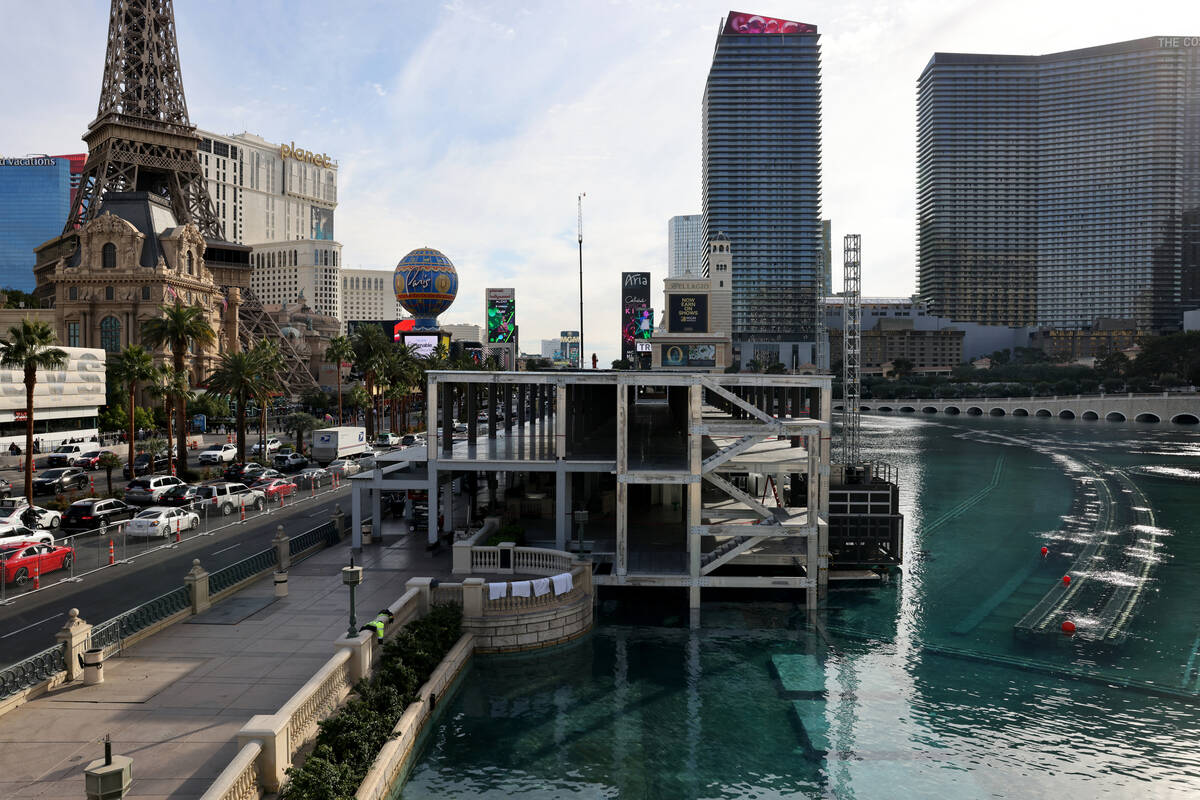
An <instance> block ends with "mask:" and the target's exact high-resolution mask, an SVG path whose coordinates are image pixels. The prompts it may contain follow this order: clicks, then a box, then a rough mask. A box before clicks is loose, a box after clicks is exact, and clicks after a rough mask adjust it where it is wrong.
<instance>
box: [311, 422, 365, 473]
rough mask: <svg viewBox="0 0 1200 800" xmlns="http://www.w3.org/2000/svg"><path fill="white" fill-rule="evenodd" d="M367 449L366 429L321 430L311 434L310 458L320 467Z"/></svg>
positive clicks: (348, 427)
mask: <svg viewBox="0 0 1200 800" xmlns="http://www.w3.org/2000/svg"><path fill="white" fill-rule="evenodd" d="M366 449H367V429H366V428H359V427H354V426H344V427H341V428H321V429H319V430H315V431H313V432H312V450H311V453H312V457H313V460H314V461H316V462H317V463H318V464H320V465H321V466H325V465H327V464H328V463H329V462H330V461H333V460H335V459H338V458H345V457H346V456H352V455H355V454H357V453H362V452H364V451H366Z"/></svg>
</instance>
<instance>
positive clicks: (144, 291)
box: [142, 286, 150, 300]
mask: <svg viewBox="0 0 1200 800" xmlns="http://www.w3.org/2000/svg"><path fill="white" fill-rule="evenodd" d="M142 299H143V300H149V299H150V287H149V286H143V287H142Z"/></svg>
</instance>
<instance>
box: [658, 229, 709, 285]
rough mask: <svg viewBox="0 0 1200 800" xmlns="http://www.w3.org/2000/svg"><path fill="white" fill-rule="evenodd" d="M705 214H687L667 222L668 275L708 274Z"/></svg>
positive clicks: (673, 276)
mask: <svg viewBox="0 0 1200 800" xmlns="http://www.w3.org/2000/svg"><path fill="white" fill-rule="evenodd" d="M703 237H704V216H703V215H702V214H685V215H682V216H678V217H671V219H670V221H669V222H667V241H668V246H667V277H668V278H679V277H682V276H683V275H687V274H691V275H707V274H708V273H707V272H706V271H704V249H705V248H704V238H703Z"/></svg>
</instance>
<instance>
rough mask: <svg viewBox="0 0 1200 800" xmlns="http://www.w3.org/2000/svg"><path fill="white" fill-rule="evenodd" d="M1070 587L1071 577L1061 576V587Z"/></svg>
mask: <svg viewBox="0 0 1200 800" xmlns="http://www.w3.org/2000/svg"><path fill="white" fill-rule="evenodd" d="M1070 585H1071V576H1070V575H1063V586H1070Z"/></svg>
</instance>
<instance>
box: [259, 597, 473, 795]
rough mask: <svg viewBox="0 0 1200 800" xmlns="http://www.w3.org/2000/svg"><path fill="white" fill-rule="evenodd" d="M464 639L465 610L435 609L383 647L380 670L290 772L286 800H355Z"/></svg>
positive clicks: (358, 688) (359, 688)
mask: <svg viewBox="0 0 1200 800" xmlns="http://www.w3.org/2000/svg"><path fill="white" fill-rule="evenodd" d="M461 635H462V608H461V607H460V606H457V605H435V606H433V608H432V609H430V612H429V614H428V615H426V616H425V617H423V618H421V619H419V620H415V621H413V622H410V623H409V624H408V625H405V626H404V627H403V628H402V629H401V630H400V631H398V632H397V633H396V635H395V636H394V637H392V639H391V640H389V641H387V642H386V643H385V644H384V646H383V655H382V656H381V657H380V663H379V668H378V669H376V670H375V674H374V675H372V676H371V677H370V678H364V679H363V680H361V681H359V682H358V683H357V684H356V685H355V686H354V695H353V696H352V697H351V699H350V700H348V701H347V702H346V704H345V705H344V706H343V707H342V708H341V709H340V710H339V711H338V712H337V713H336V714H334V715H333V716H331V717H329V718H328V719H326V720H323V721H322V722H321V723H320V732H319V733H318V734H317V741H316V745H315V746H314V748H313V751H312V753H311V754H309V756H308V758H307V759H305V761H304V763H303V764H302V765H300V766H299V767H291V768H289V769H288V771H287V773H288V781H287V783H286V784H285V785H284V787H283V789H282V790H281V792H280V797H281V798H283V800H343V799H345V800H350V798H353V797H354V793H355V792H357V791H358V787H359V785H360V784H361V783H362V781H363V778H365V777H366V775H367V771H368V770H370V768H371V764H372V763H373V762H374V761H375V756H376V755H377V754H378V753H379V750H380V748H382V747H383V745H384V744H385V743H386V742H387V740H388V738H389V737H390V736H391V735H392V729H393V728H394V727H395V726H396V723H397V722H399V720H400V717H401V715H403V714H404V711H405V709H406V708H408V706H409V705H410V704H412V703H413V702H414V701H415V700H416V699H417V690H418V689H420V688H421V686H422V685H423V684H424V683H425V681H427V680H428V679H429V676H430V675H432V674H433V671H434V670H435V669H437V666H438V664H440V663H441V662H442V659H443V658H445V657H446V653H448V652H449V651H450V648H452V647H453V646H454V644H455V642H457V641H458V639H459V637H460V636H461Z"/></svg>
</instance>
